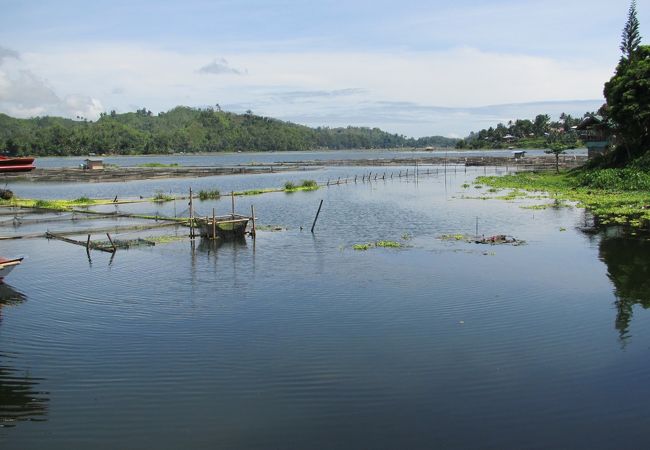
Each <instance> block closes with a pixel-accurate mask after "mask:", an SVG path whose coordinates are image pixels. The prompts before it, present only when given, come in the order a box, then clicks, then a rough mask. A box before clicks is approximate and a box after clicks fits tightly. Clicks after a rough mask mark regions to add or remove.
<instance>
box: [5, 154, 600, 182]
mask: <svg viewBox="0 0 650 450" xmlns="http://www.w3.org/2000/svg"><path fill="white" fill-rule="evenodd" d="M559 161H560V167H561V168H564V169H567V168H575V167H578V166H580V165H582V164H584V163H585V162H586V161H587V157H586V156H567V155H564V156H561V157H560V160H559ZM416 165H420V166H446V165H454V166H466V167H477V166H478V167H482V166H483V167H488V166H506V167H512V168H513V169H518V170H552V169H553V170H554V169H555V157H554V156H553V155H544V156H534V157H525V158H521V159H514V158H512V157H509V156H470V157H462V156H451V157H441V156H423V157H421V158H417V159H414V158H390V159H383V158H377V159H339V160H304V161H291V162H275V163H251V164H241V165H235V166H178V167H107V168H104V169H95V170H91V169H80V168H78V167H74V168H67V167H59V168H36V169H34V170H33V171H31V172H14V173H1V174H0V183H1V182H4V183H9V182H50V183H78V182H88V183H101V182H125V181H136V180H152V179H157V178H160V179H167V178H197V177H212V176H220V175H247V174H267V173H277V172H296V171H309V170H316V169H318V168H321V167H340V166H353V167H354V166H357V167H358V166H416Z"/></svg>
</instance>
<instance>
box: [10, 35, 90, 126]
mask: <svg viewBox="0 0 650 450" xmlns="http://www.w3.org/2000/svg"><path fill="white" fill-rule="evenodd" d="M8 57H10V58H12V59H11V60H9V59H6V58H8ZM0 111H3V112H6V113H8V114H9V115H11V116H14V117H33V116H39V115H62V116H65V117H76V116H83V117H87V118H92V119H94V118H96V117H99V113H100V112H101V111H103V108H102V106H101V103H100V102H99V100H97V99H93V98H90V97H87V96H83V95H78V94H68V95H66V96H65V97H64V98H60V97H59V96H58V95H57V94H56V92H55V91H54V89H53V88H52V87H51V86H50V85H49V83H47V82H46V81H45V80H44V79H42V78H41V77H39V76H38V75H36V74H35V73H34V72H32V71H31V70H30V69H29V68H28V67H27V66H26V65H25V64H24V63H23V61H22V60H19V59H18V54H17V53H16V52H14V51H12V50H9V49H5V48H0Z"/></svg>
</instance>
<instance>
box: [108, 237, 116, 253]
mask: <svg viewBox="0 0 650 450" xmlns="http://www.w3.org/2000/svg"><path fill="white" fill-rule="evenodd" d="M106 237H107V238H108V242H110V243H111V246H112V247H113V252H116V251H117V247H116V246H115V243H114V242H113V239H111V235H110V234H108V233H106Z"/></svg>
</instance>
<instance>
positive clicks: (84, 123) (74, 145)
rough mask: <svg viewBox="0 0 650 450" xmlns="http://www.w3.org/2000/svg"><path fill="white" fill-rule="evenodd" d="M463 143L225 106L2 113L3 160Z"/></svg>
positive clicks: (423, 145)
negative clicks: (91, 117) (95, 113)
mask: <svg viewBox="0 0 650 450" xmlns="http://www.w3.org/2000/svg"><path fill="white" fill-rule="evenodd" d="M455 143H456V139H450V138H445V137H442V136H433V137H425V138H419V139H414V138H407V137H406V136H403V135H400V134H391V133H388V132H385V131H382V130H380V129H379V128H366V127H346V128H329V127H319V128H310V127H307V126H303V125H298V124H295V123H291V122H284V121H281V120H277V119H273V118H269V117H263V116H258V115H255V114H253V113H252V112H251V111H247V112H246V113H245V114H235V113H232V112H226V111H222V110H221V109H220V108H219V107H217V108H211V107H208V108H190V107H185V106H178V107H176V108H173V109H172V110H170V111H167V112H161V113H159V114H157V115H155V114H153V113H152V112H151V111H149V110H147V109H146V108H142V109H139V110H137V111H136V112H128V113H124V114H117V113H116V112H115V111H111V112H110V113H102V114H101V115H100V117H99V119H98V120H96V121H88V120H85V119H83V118H80V117H78V118H77V120H72V119H66V118H62V117H50V116H47V117H36V118H31V119H16V118H12V117H9V116H7V115H5V114H0V153H3V154H8V155H12V156H16V155H33V156H80V155H87V154H89V153H96V154H118V155H131V154H161V153H163V154H164V153H177V152H223V151H292V150H312V149H333V150H338V149H370V148H400V147H426V146H436V147H453V146H454V145H455Z"/></svg>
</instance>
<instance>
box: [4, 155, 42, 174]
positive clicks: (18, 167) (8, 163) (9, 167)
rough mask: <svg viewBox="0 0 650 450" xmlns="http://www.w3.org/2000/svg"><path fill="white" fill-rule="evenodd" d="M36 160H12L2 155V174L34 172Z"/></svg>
mask: <svg viewBox="0 0 650 450" xmlns="http://www.w3.org/2000/svg"><path fill="white" fill-rule="evenodd" d="M35 168H36V167H35V166H34V158H29V157H27V158H12V157H9V156H2V155H0V173H2V172H29V171H30V170H34V169H35Z"/></svg>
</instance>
